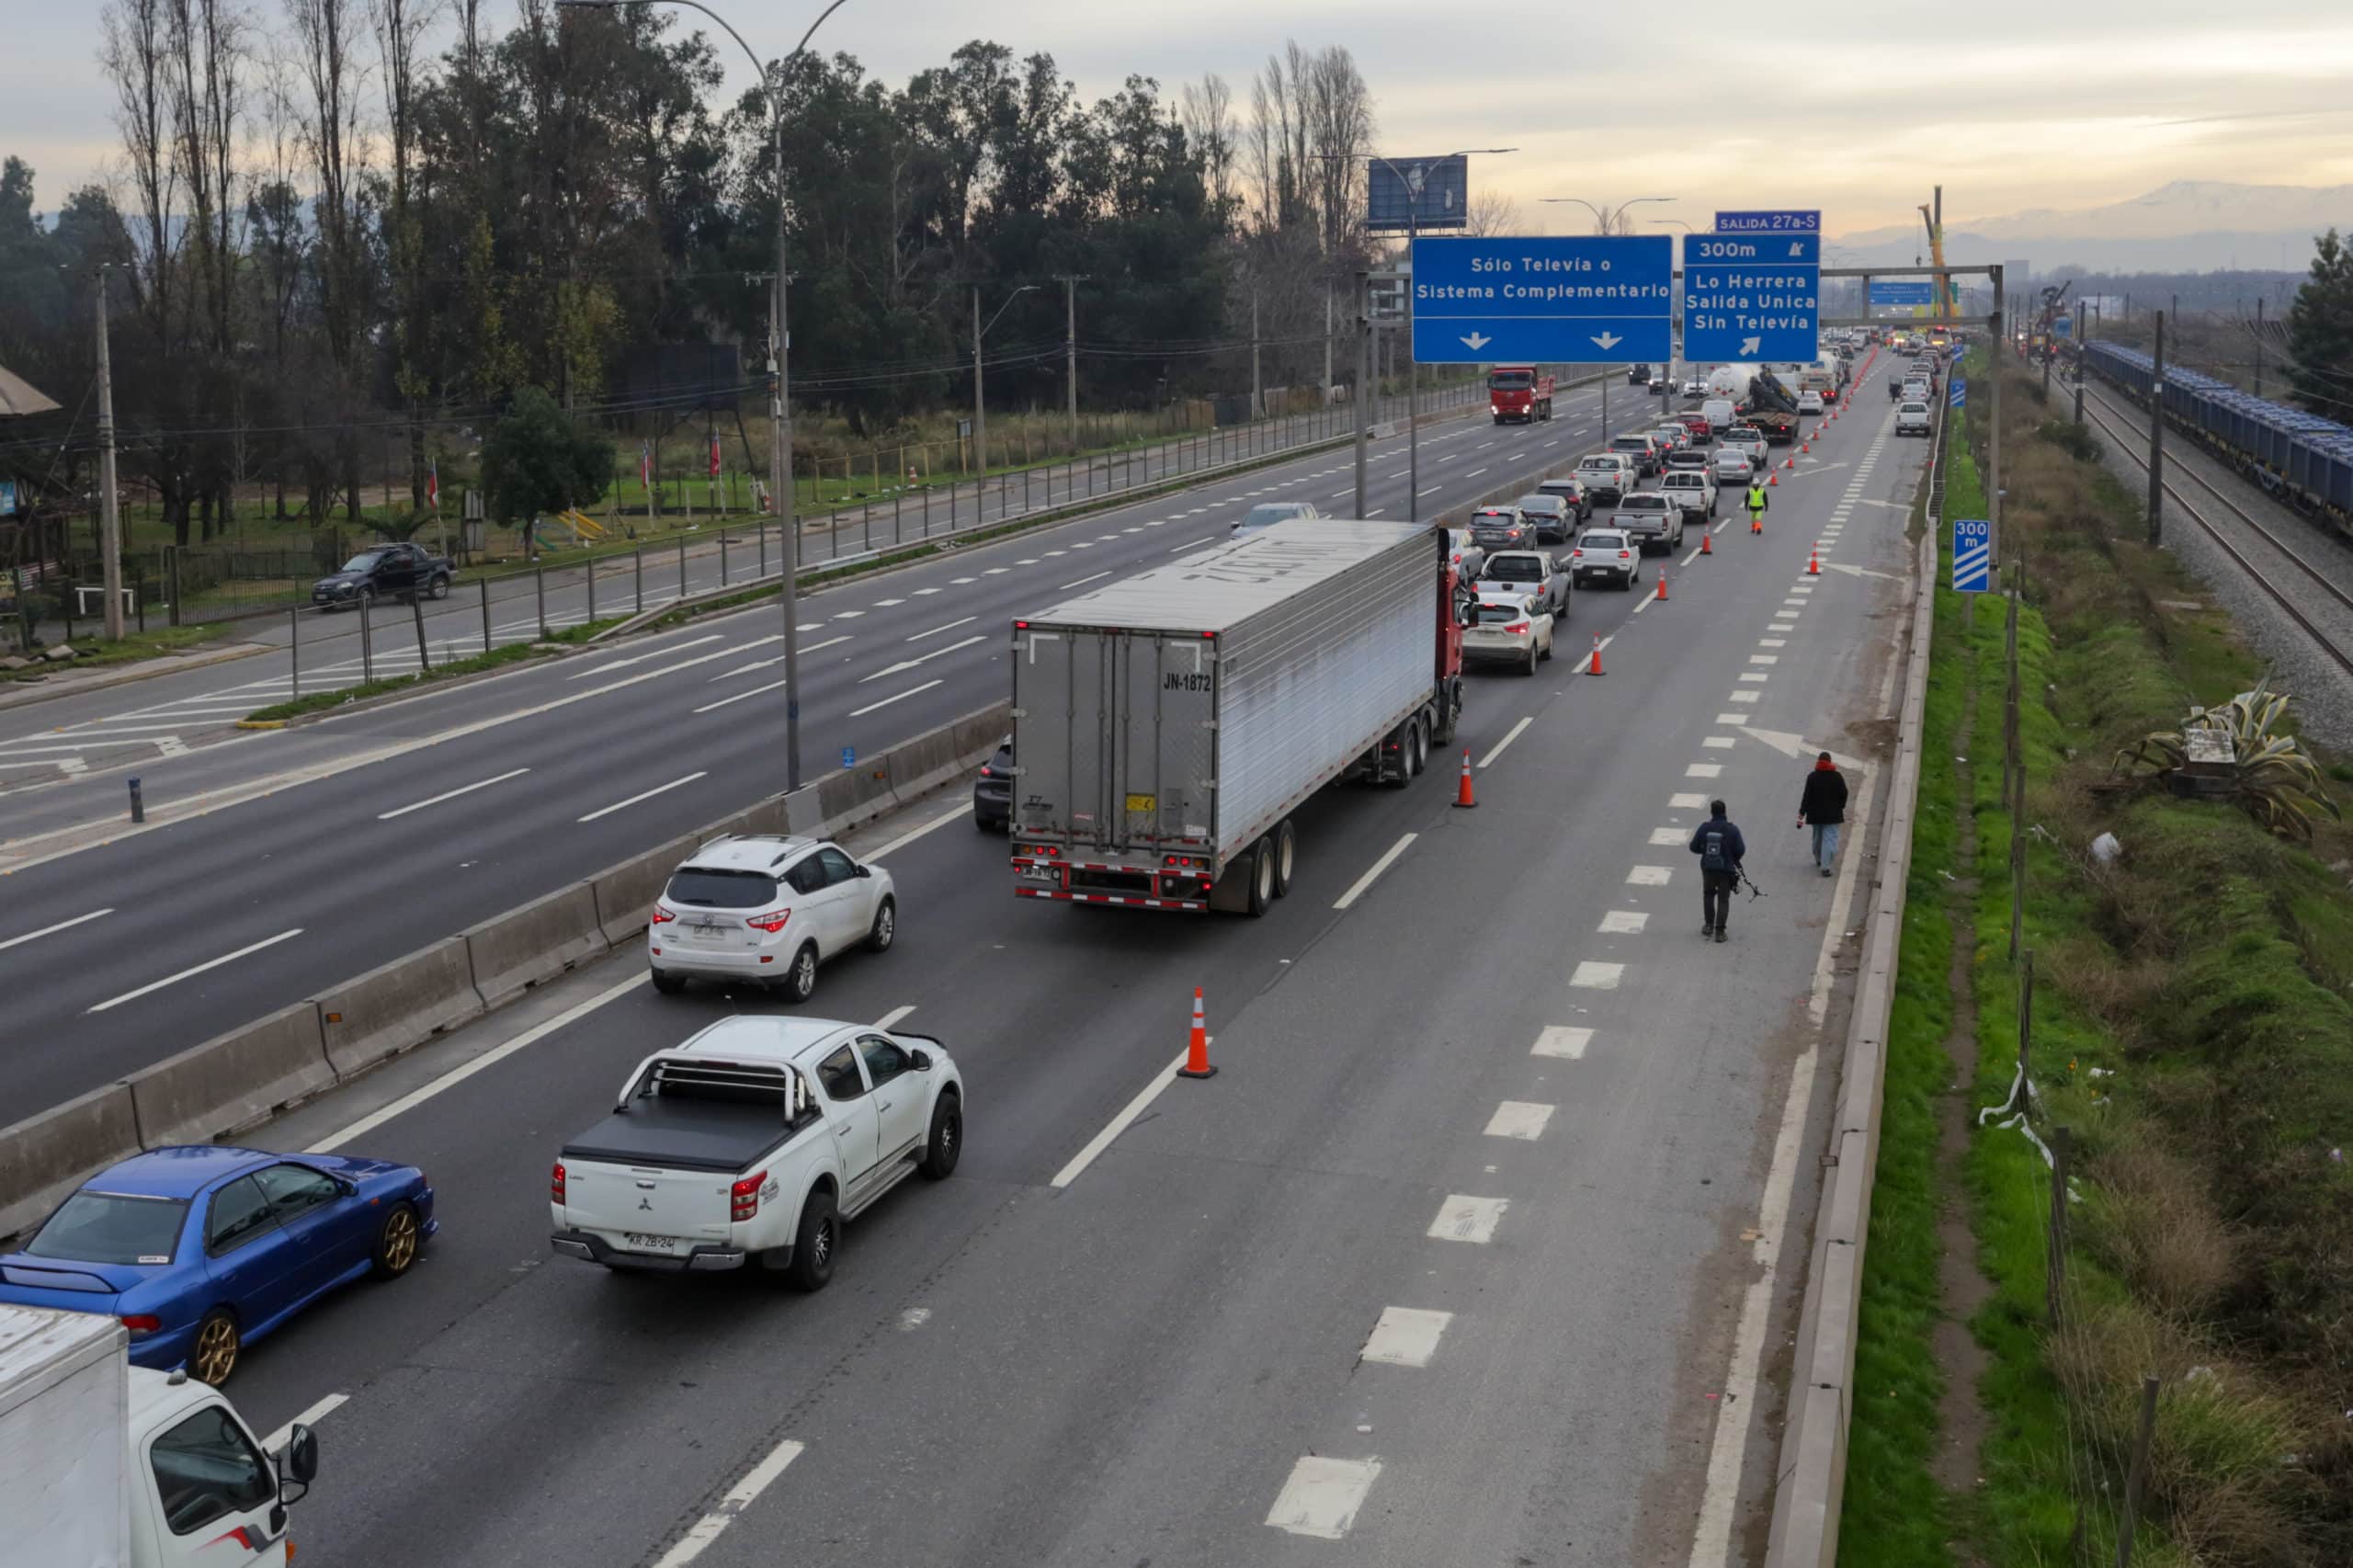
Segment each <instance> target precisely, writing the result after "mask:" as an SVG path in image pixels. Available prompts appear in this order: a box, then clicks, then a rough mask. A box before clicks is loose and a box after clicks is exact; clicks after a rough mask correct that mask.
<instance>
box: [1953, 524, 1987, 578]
mask: <svg viewBox="0 0 2353 1568" xmlns="http://www.w3.org/2000/svg"><path fill="white" fill-rule="evenodd" d="M1993 565H1994V525H1993V524H1992V523H1991V522H1989V521H1987V520H1986V519H1985V518H1984V517H1955V518H1954V519H1953V520H1952V591H1953V592H1954V593H1956V594H1982V593H1985V592H1987V591H1988V590H1989V588H1990V586H1991V580H1992V577H1993Z"/></svg>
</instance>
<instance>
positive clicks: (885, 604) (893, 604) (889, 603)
mask: <svg viewBox="0 0 2353 1568" xmlns="http://www.w3.org/2000/svg"><path fill="white" fill-rule="evenodd" d="M1021 564H1022V565H1024V566H1035V565H1036V564H1038V563H1037V562H1034V561H1025V562H1022V563H1021ZM906 602H907V601H906V600H904V599H876V600H875V601H874V608H876V609H895V608H898V607H899V606H900V605H903V604H905V603H906Z"/></svg>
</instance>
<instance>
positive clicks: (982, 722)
mask: <svg viewBox="0 0 2353 1568" xmlns="http://www.w3.org/2000/svg"><path fill="white" fill-rule="evenodd" d="M1011 733H1013V704H1012V703H1010V702H1000V703H998V704H997V705H996V706H995V707H994V708H984V709H983V710H981V711H979V712H978V713H968V714H966V715H965V716H964V717H963V718H961V719H959V720H957V721H956V753H957V755H958V756H973V755H974V754H976V753H981V752H993V751H995V750H996V748H997V745H998V744H999V743H1001V742H1002V741H1003V740H1004V739H1005V737H1006V736H1007V735H1009V734H1011ZM980 760H981V761H983V762H986V761H987V760H988V758H987V757H986V756H982V757H981V759H980Z"/></svg>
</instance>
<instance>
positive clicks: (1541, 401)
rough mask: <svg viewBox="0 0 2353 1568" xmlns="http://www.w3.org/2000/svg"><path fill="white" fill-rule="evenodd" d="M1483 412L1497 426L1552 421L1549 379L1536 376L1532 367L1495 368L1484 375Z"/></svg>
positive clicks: (1550, 381)
mask: <svg viewBox="0 0 2353 1568" xmlns="http://www.w3.org/2000/svg"><path fill="white" fill-rule="evenodd" d="M1487 412H1488V413H1490V414H1492V415H1495V423H1496V424H1498V425H1501V424H1502V423H1504V421H1506V420H1507V419H1517V420H1518V421H1519V422H1520V423H1521V424H1523V425H1533V424H1535V423H1536V422H1537V421H1538V420H1540V419H1550V418H1552V377H1550V376H1540V375H1538V374H1537V373H1536V367H1535V366H1533V365H1497V366H1496V367H1495V369H1492V370H1489V371H1488V372H1487Z"/></svg>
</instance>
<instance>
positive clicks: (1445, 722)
mask: <svg viewBox="0 0 2353 1568" xmlns="http://www.w3.org/2000/svg"><path fill="white" fill-rule="evenodd" d="M1461 721H1462V683H1461V681H1460V680H1449V681H1448V682H1447V683H1446V686H1445V687H1444V689H1442V690H1440V691H1439V693H1438V726H1437V728H1436V729H1434V730H1432V731H1431V732H1430V738H1431V739H1432V740H1434V741H1436V742H1437V743H1438V744H1439V745H1442V746H1450V745H1452V744H1454V730H1455V726H1456V725H1457V724H1459V723H1461Z"/></svg>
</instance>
